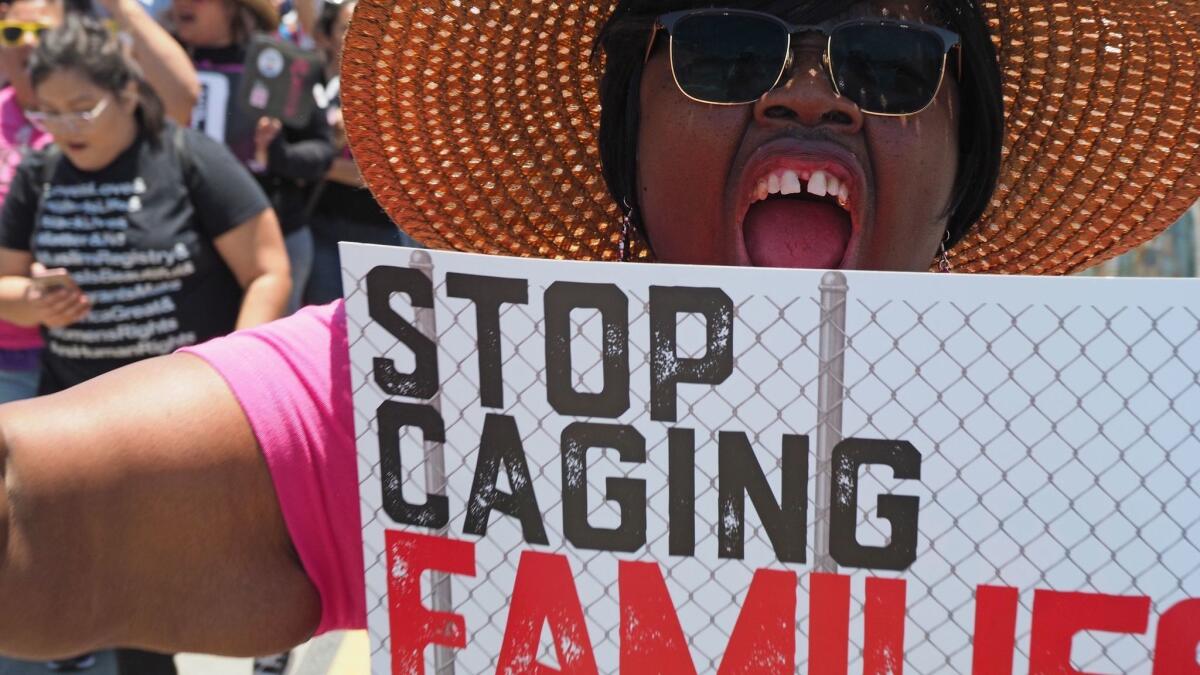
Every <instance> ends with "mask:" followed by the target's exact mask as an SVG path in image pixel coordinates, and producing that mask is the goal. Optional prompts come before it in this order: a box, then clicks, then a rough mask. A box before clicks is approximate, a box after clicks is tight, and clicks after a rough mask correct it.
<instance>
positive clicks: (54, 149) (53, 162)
mask: <svg viewBox="0 0 1200 675" xmlns="http://www.w3.org/2000/svg"><path fill="white" fill-rule="evenodd" d="M61 160H62V148H60V147H58V145H57V144H56V143H51V144H50V145H48V146H46V149H45V150H43V151H42V166H41V171H40V172H39V173H38V178H39V179H40V181H39V182H40V183H41V186H40V187H41V190H42V194H43V195H44V194H45V193H46V186H47V185H49V184H50V181H52V180H54V171H55V170H56V169H58V163H59V161H61Z"/></svg>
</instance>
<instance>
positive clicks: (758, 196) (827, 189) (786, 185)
mask: <svg viewBox="0 0 1200 675" xmlns="http://www.w3.org/2000/svg"><path fill="white" fill-rule="evenodd" d="M805 183H807V186H806V185H805ZM805 191H807V192H808V193H809V194H811V195H813V196H815V197H825V196H833V197H836V198H837V202H838V205H840V206H841V207H842V208H844V209H845V208H847V207H848V205H849V203H850V186H849V185H846V184H844V183H842V182H841V181H839V180H838V178H837V176H834V175H832V174H830V173H827V172H825V171H820V170H818V171H814V172H812V174H811V175H808V176H806V175H803V174H800V173H797V172H795V171H779V172H775V173H772V174H771V175H770V176H767V177H766V178H764V179H762V180H760V181H758V185H756V186H755V190H754V201H756V202H761V201H763V200H764V199H766V198H767V197H769V196H771V195H784V196H786V195H794V194H801V193H803V192H805Z"/></svg>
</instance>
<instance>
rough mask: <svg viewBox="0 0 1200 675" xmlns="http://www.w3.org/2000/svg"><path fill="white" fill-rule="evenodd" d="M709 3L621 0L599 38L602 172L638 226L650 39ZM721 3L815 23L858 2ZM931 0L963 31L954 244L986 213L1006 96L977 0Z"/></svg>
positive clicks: (951, 226) (951, 228) (937, 15)
mask: <svg viewBox="0 0 1200 675" xmlns="http://www.w3.org/2000/svg"><path fill="white" fill-rule="evenodd" d="M705 4H707V3H701V2H697V0H620V1H619V2H618V3H617V7H616V9H615V10H614V11H613V13H612V16H610V17H609V20H608V22H607V23H605V25H604V27H603V28H602V29H601V30H600V35H599V38H598V39H597V45H598V47H599V48H600V49H601V50H602V52H603V56H604V59H605V60H604V75H603V77H602V78H601V81H600V105H601V113H600V137H599V142H600V160H601V164H602V165H603V169H604V180H605V182H606V183H607V184H608V190H609V192H610V193H611V194H612V196H613V198H614V199H615V200H616V202H617V204H619V205H621V208H622V209H625V207H626V205H628V207H629V208H630V209H631V210H632V211H633V218H632V220H633V222H634V223H635V224H636V225H637V226H638V227H639V228H640V227H641V218H640V210H639V206H638V194H637V139H638V119H639V116H640V111H641V104H640V96H639V91H640V87H641V80H642V66H643V61H644V57H645V52H646V43H647V40H649V37H650V30H651V27H652V26H653V24H654V20H655V18H656V17H658V16H659V15H661V14H665V13H666V12H672V11H676V10H680V9H687V8H689V7H693V6H699V5H705ZM721 4H722V5H723V6H729V7H739V8H746V9H755V10H759V11H764V12H771V13H773V14H776V15H778V16H780V17H783V18H785V19H787V20H789V21H792V22H795V23H807V24H815V23H820V22H822V21H825V20H827V19H829V18H831V17H833V16H835V15H837V14H839V13H840V12H842V11H844V10H845V8H846V7H847V5H848V4H853V3H846V2H833V1H832V0H725V1H724V2H722V3H721ZM928 6H929V7H930V9H931V12H932V17H931V19H932V20H933V21H935V22H936V23H938V24H940V25H943V26H944V27H946V28H948V29H950V30H952V31H954V32H956V33H958V35H959V37H960V38H961V42H962V72H961V73H958V80H959V102H960V114H959V122H958V129H959V133H958V138H959V158H958V176H957V178H956V179H955V185H954V191H953V194H952V196H951V200H950V204H949V208H948V211H947V213H948V215H949V223H948V225H947V234H948V236H949V239H950V243H951V244H953V243H955V242H958V241H959V240H960V239H961V238H962V237H963V235H965V234H966V233H967V230H969V229H970V227H971V226H972V225H973V224H974V223H975V221H977V220H978V219H979V217H980V216H981V215H983V212H984V210H985V209H986V208H987V206H988V204H989V203H990V201H991V198H992V193H993V191H994V190H995V188H996V181H997V180H998V178H999V175H1000V153H1001V144H1002V143H1003V140H1004V101H1003V97H1002V94H1001V89H1000V68H999V65H998V61H997V59H996V52H995V49H994V47H993V45H992V41H991V37H990V35H989V34H988V29H987V23H986V21H985V20H984V16H983V14H982V13H981V11H980V9H979V7H978V6H977V5H976V3H975V2H974V1H973V0H929V2H928ZM951 67H952V68H953V66H951ZM643 234H645V232H644V231H643ZM651 244H653V242H651Z"/></svg>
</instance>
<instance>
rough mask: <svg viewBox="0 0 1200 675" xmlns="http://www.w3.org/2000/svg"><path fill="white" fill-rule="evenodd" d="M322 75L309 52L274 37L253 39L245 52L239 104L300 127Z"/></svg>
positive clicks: (262, 36)
mask: <svg viewBox="0 0 1200 675" xmlns="http://www.w3.org/2000/svg"><path fill="white" fill-rule="evenodd" d="M321 74H322V71H321V64H320V61H319V59H318V58H317V57H316V56H314V55H313V54H312V53H311V52H307V51H305V50H303V49H300V48H299V47H297V46H296V45H293V44H291V43H289V42H286V41H284V40H280V39H278V38H275V37H270V36H266V35H255V36H254V37H253V38H251V40H250V47H249V49H248V50H247V51H246V62H245V68H244V71H243V73H242V78H241V84H240V89H239V93H238V100H239V101H240V102H241V105H244V106H246V107H247V108H248V109H250V110H252V111H253V112H255V113H258V114H259V115H261V116H263V117H274V118H276V119H280V120H283V122H284V124H287V125H288V126H292V127H303V126H304V125H306V124H308V119H309V116H310V115H311V114H312V110H313V107H314V106H315V105H316V102H315V99H314V98H313V87H314V86H316V85H317V83H318V82H320V80H321Z"/></svg>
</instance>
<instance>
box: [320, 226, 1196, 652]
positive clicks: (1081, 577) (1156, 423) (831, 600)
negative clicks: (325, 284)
mask: <svg viewBox="0 0 1200 675" xmlns="http://www.w3.org/2000/svg"><path fill="white" fill-rule="evenodd" d="M342 261H343V267H344V268H345V270H346V271H347V276H346V279H345V282H346V283H345V286H346V288H347V313H348V314H347V315H348V322H349V339H350V363H351V372H350V378H351V383H352V387H353V389H354V392H355V393H354V397H355V398H354V403H355V420H356V433H357V435H358V452H359V467H360V478H361V480H360V485H361V500H362V514H363V523H362V524H363V535H364V554H365V562H366V571H365V574H366V581H367V589H368V590H367V593H368V598H367V607H368V612H369V626H370V632H371V640H372V650H373V652H372V658H373V667H374V672H376V673H412V672H438V673H444V672H460V673H483V672H501V673H508V672H534V671H535V670H537V669H536V668H535V665H536V664H539V663H540V664H542V665H543V666H545V667H547V668H553V669H555V670H545V671H540V672H557V671H558V670H561V671H562V672H564V673H566V672H570V673H592V672H605V673H615V672H625V673H645V672H655V673H658V672H671V673H676V672H679V673H687V672H697V673H703V672H756V673H759V672H763V673H783V672H788V673H791V672H797V671H799V672H813V673H838V672H847V671H848V672H864V673H885V672H888V673H898V672H901V671H904V672H909V673H933V672H975V673H1010V672H1026V671H1028V672H1036V673H1046V672H1072V671H1071V670H1070V669H1071V668H1075V669H1078V670H1082V671H1088V672H1130V671H1140V672H1154V673H1177V672H1191V670H1194V669H1195V663H1196V647H1197V643H1198V641H1200V599H1198V598H1200V548H1198V547H1200V481H1198V478H1200V293H1197V291H1198V290H1200V287H1198V283H1200V282H1196V281H1194V280H1140V279H1122V280H1109V279H1045V278H1000V277H987V276H972V275H933V274H884V273H856V272H846V273H841V272H820V271H807V270H768V269H731V268H702V267H681V266H668V265H636V264H624V265H620V266H617V265H615V264H608V263H579V262H556V261H546V260H528V259H517V258H501V257H485V256H472V255H465V254H456V253H447V252H436V251H414V250H410V249H400V248H387V247H372V246H361V245H346V244H343V248H342ZM1189 669H1190V670H1189Z"/></svg>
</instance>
